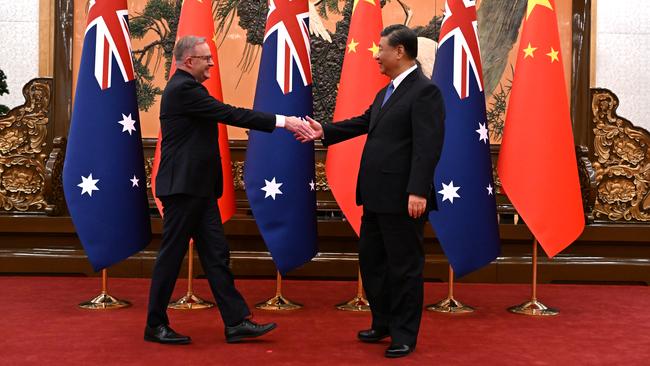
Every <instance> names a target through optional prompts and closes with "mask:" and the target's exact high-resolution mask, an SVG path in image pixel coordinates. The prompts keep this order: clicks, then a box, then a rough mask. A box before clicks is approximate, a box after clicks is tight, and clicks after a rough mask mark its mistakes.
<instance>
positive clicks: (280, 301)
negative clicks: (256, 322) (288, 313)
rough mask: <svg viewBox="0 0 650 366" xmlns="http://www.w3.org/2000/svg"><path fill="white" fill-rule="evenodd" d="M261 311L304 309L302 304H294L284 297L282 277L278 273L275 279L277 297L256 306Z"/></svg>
mask: <svg viewBox="0 0 650 366" xmlns="http://www.w3.org/2000/svg"><path fill="white" fill-rule="evenodd" d="M255 307H256V308H257V309H260V310H271V311H283V310H297V309H300V308H302V305H301V304H298V303H295V302H292V301H291V300H289V299H287V298H285V297H284V296H282V275H280V272H279V271H276V277H275V296H273V297H272V298H270V299H268V300H266V301H263V302H261V303H259V304H257V305H255Z"/></svg>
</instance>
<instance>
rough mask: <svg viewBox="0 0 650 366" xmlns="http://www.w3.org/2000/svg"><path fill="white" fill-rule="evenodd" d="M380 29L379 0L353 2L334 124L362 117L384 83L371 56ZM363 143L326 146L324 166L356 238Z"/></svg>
mask: <svg viewBox="0 0 650 366" xmlns="http://www.w3.org/2000/svg"><path fill="white" fill-rule="evenodd" d="M382 29H383V26H382V20H381V5H380V4H379V0H355V1H354V5H353V8H352V18H351V20H350V31H349V32H348V41H347V47H346V48H345V56H344V58H343V68H342V70H341V79H340V82H339V91H338V95H337V98H336V108H335V109H334V121H341V120H344V119H348V118H351V117H354V116H358V115H360V114H362V113H363V112H364V111H365V110H366V109H367V108H369V106H370V105H371V104H372V101H373V100H374V99H375V95H376V94H377V92H378V91H379V90H380V89H381V88H383V87H384V86H386V84H387V83H388V78H386V77H385V76H383V75H382V74H381V73H380V72H379V67H378V66H377V62H376V61H375V60H374V55H375V54H376V53H377V52H379V46H378V45H379V38H380V34H381V31H382ZM365 143H366V136H365V135H362V136H359V137H356V138H354V139H350V140H347V141H344V142H341V143H338V144H336V145H332V146H330V147H329V148H328V151H327V161H326V165H325V172H326V173H327V181H328V184H329V186H330V188H331V189H332V194H333V195H334V198H336V202H337V203H338V204H339V207H340V208H341V210H342V211H343V214H344V215H345V217H346V218H347V220H348V221H349V222H350V225H352V228H353V229H354V231H355V232H356V233H357V235H359V229H360V227H361V214H362V213H363V208H362V207H361V206H357V204H356V199H355V192H356V184H357V176H358V175H359V165H360V164H361V153H362V151H363V145H364V144H365Z"/></svg>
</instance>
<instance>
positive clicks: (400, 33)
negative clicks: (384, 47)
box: [381, 24, 418, 60]
mask: <svg viewBox="0 0 650 366" xmlns="http://www.w3.org/2000/svg"><path fill="white" fill-rule="evenodd" d="M381 36H382V37H387V38H388V44H389V45H391V47H397V46H399V45H402V47H404V52H405V53H406V54H407V55H408V56H409V57H410V58H411V59H413V60H415V59H416V58H417V57H418V36H417V35H416V34H415V32H414V31H413V30H412V29H411V28H409V27H407V26H405V25H402V24H393V25H389V26H388V27H386V28H384V30H383V31H381Z"/></svg>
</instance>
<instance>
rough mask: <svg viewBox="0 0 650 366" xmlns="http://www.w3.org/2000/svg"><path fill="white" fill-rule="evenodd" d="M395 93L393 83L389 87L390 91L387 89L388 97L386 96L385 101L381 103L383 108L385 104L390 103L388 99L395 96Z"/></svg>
mask: <svg viewBox="0 0 650 366" xmlns="http://www.w3.org/2000/svg"><path fill="white" fill-rule="evenodd" d="M394 91H395V87H394V86H393V82H392V81H391V83H390V85H388V89H386V95H384V101H383V102H381V106H382V107H383V106H384V104H386V102H387V101H388V98H390V96H391V95H392V94H393V92H394Z"/></svg>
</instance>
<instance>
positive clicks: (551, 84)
mask: <svg viewBox="0 0 650 366" xmlns="http://www.w3.org/2000/svg"><path fill="white" fill-rule="evenodd" d="M555 9H556V8H555V2H554V0H528V8H527V11H526V16H525V19H524V25H523V30H522V33H521V38H520V44H519V54H518V56H517V64H516V67H515V75H514V79H513V82H512V90H511V94H510V101H509V103H508V111H507V115H506V124H505V128H504V132H503V142H502V143H501V152H500V154H499V162H498V172H499V177H500V179H501V183H502V185H503V189H504V190H505V193H506V194H507V195H508V198H509V199H510V201H511V202H512V204H513V205H514V206H515V208H516V209H517V212H519V215H520V216H521V218H522V219H523V220H524V222H525V223H526V225H528V228H529V229H530V230H531V232H532V233H533V235H534V236H535V238H536V239H537V240H538V241H539V243H540V245H541V246H542V248H544V250H545V251H546V254H547V255H548V256H549V257H553V256H555V255H556V254H557V253H559V252H560V251H562V250H563V249H564V248H566V247H567V246H569V245H570V244H571V243H572V242H573V241H574V240H576V239H577V238H578V236H580V234H581V233H582V230H583V228H584V212H583V207H582V198H581V193H580V183H579V180H578V168H577V163H576V155H575V148H574V142H573V132H572V129H571V117H570V115H569V103H568V100H567V95H566V88H565V81H564V69H563V63H562V55H561V54H560V36H559V33H558V27H557V16H556V12H555Z"/></svg>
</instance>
